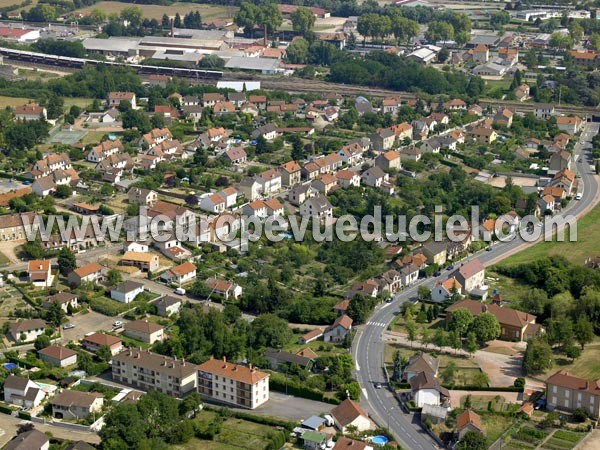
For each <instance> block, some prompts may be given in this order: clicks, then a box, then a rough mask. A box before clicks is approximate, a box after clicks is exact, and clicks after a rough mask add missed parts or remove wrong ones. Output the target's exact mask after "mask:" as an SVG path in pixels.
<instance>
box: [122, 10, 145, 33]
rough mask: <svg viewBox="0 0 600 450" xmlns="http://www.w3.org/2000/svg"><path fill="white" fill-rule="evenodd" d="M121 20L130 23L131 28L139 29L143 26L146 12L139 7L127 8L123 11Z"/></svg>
mask: <svg viewBox="0 0 600 450" xmlns="http://www.w3.org/2000/svg"><path fill="white" fill-rule="evenodd" d="M120 16H121V19H123V20H126V21H127V22H129V24H130V26H131V27H133V28H137V27H139V26H140V25H141V24H142V19H143V18H144V12H143V11H142V9H141V8H139V7H137V6H127V7H125V8H123V9H122V10H121V14H120Z"/></svg>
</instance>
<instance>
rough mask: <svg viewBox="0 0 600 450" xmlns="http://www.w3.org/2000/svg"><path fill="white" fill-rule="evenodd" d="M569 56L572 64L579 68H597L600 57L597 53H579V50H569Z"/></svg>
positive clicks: (588, 51)
mask: <svg viewBox="0 0 600 450" xmlns="http://www.w3.org/2000/svg"><path fill="white" fill-rule="evenodd" d="M569 55H570V56H571V58H572V59H573V62H574V63H575V65H576V66H579V67H597V66H598V62H599V60H600V57H599V56H598V53H596V52H593V51H590V50H587V51H579V50H571V51H570V52H569Z"/></svg>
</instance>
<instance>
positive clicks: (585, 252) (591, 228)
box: [499, 205, 600, 266]
mask: <svg viewBox="0 0 600 450" xmlns="http://www.w3.org/2000/svg"><path fill="white" fill-rule="evenodd" d="M599 233H600V205H597V206H596V207H595V208H594V209H592V210H591V211H590V212H589V213H588V214H587V215H586V216H585V217H583V218H582V219H581V220H579V221H578V222H577V241H575V242H569V241H568V233H565V238H566V242H556V241H555V240H554V241H552V242H540V243H538V244H535V245H534V246H532V247H530V248H528V249H526V250H524V251H522V252H519V253H517V254H516V255H513V256H511V257H509V258H507V259H505V260H504V261H502V262H501V263H500V264H499V265H501V266H512V265H516V264H522V263H526V262H531V261H534V260H536V259H539V258H543V257H544V256H552V255H562V256H564V257H565V258H567V259H568V260H569V261H572V262H574V263H577V264H583V262H584V261H585V259H586V258H588V257H591V256H597V255H600V239H598V237H597V236H598V234H599Z"/></svg>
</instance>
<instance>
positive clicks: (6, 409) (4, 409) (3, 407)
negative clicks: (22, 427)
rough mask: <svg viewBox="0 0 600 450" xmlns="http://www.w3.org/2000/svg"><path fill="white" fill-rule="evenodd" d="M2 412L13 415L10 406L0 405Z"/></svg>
mask: <svg viewBox="0 0 600 450" xmlns="http://www.w3.org/2000/svg"><path fill="white" fill-rule="evenodd" d="M0 412H1V413H4V414H8V415H9V416H12V409H10V408H9V407H8V406H3V405H0Z"/></svg>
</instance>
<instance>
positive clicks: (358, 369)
mask: <svg viewBox="0 0 600 450" xmlns="http://www.w3.org/2000/svg"><path fill="white" fill-rule="evenodd" d="M354 360H355V361H356V363H355V365H356V371H357V372H360V366H359V365H358V360H357V359H356V358H354Z"/></svg>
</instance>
